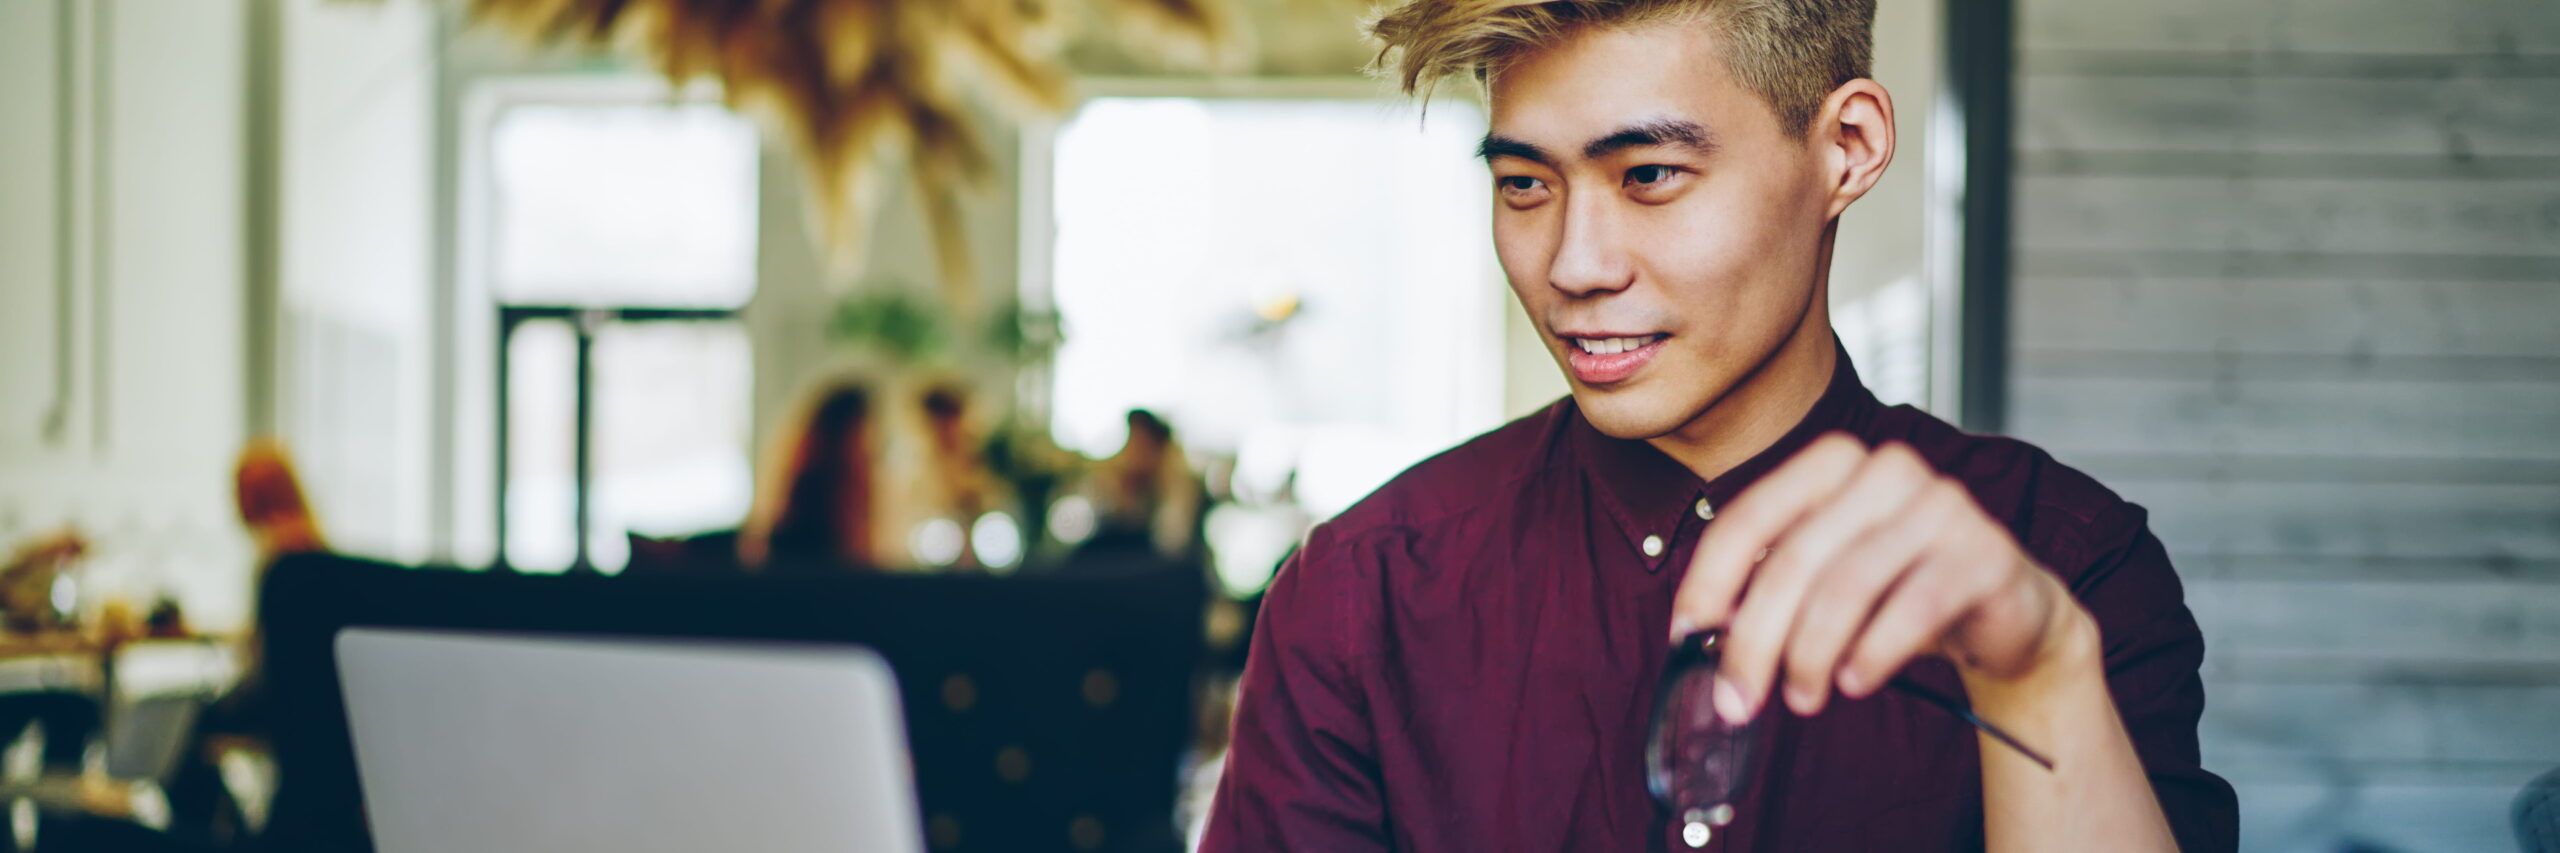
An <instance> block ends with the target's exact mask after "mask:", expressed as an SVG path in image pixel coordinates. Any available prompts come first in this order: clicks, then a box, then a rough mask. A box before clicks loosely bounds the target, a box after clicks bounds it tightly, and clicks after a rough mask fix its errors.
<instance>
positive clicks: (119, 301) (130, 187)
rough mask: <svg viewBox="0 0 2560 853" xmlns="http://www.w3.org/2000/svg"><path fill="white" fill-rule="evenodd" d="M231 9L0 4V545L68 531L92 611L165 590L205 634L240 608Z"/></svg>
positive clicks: (239, 179)
mask: <svg viewBox="0 0 2560 853" xmlns="http://www.w3.org/2000/svg"><path fill="white" fill-rule="evenodd" d="M244 9H245V7H244V5H243V3H242V2H240V0H94V2H78V3H70V2H65V3H42V2H17V3H10V4H7V5H6V6H0V20H5V25H0V56H5V57H7V58H6V59H0V62H5V63H8V66H9V67H8V68H7V69H6V71H7V72H8V73H5V74H0V76H4V77H5V78H6V81H5V82H0V115H5V116H7V117H8V126H9V127H10V128H11V132H10V133H9V134H8V136H9V137H10V139H9V141H8V142H7V143H5V146H6V147H5V148H0V174H5V175H7V176H8V181H9V182H8V185H7V187H8V188H7V190H6V191H4V192H0V199H5V200H0V232H5V233H6V236H5V237H0V239H5V240H6V241H8V242H7V243H6V244H5V250H4V251H0V264H5V266H0V305H5V306H6V310H5V311H0V314H5V315H6V316H7V317H8V320H7V321H6V322H7V324H8V326H7V331H9V332H20V333H26V334H25V337H24V338H23V339H21V342H19V343H13V344H11V345H9V346H11V347H12V348H11V349H10V350H9V351H8V355H9V358H8V359H7V361H6V362H5V363H0V376H4V377H5V379H0V389H5V391H6V393H7V395H8V396H7V397H6V398H5V399H6V402H5V404H0V422H5V424H6V425H5V426H0V535H5V536H6V537H7V538H9V539H12V540H15V539H17V538H20V537H23V536H26V535H28V534H30V533H33V532H38V531H42V530H47V529H52V528H55V527H59V526H61V525H64V524H71V525H76V526H78V527H79V528H81V529H82V530H84V531H86V532H87V533H88V535H89V536H90V537H91V538H92V539H93V540H94V541H95V543H96V546H97V551H96V552H95V554H94V556H93V559H92V560H91V561H90V563H89V567H88V569H87V570H86V572H87V575H86V576H87V577H88V578H89V580H90V583H89V593H90V594H91V595H93V596H104V595H115V596H124V597H132V598H136V599H139V601H138V603H139V604H142V605H144V606H147V605H148V604H149V599H150V598H152V597H156V596H158V595H160V594H164V593H176V594H179V595H182V596H183V597H184V598H185V600H186V602H187V604H188V606H189V608H190V610H191V615H192V616H193V617H194V618H195V619H196V621H197V622H198V623H200V624H204V625H208V626H212V627H223V626H225V625H228V624H231V623H236V622H237V621H238V619H239V617H240V614H241V613H242V612H243V610H244V608H245V606H246V604H247V598H248V590H247V584H246V578H247V569H248V565H247V562H248V553H247V549H246V547H245V543H244V541H243V539H242V537H241V535H240V534H239V532H238V528H237V522H236V521H235V520H234V519H233V514H232V508H231V503H230V496H229V471H230V462H231V458H232V454H233V453H234V452H235V451H236V450H237V449H238V447H239V446H240V444H241V441H242V439H243V438H244V432H245V424H246V422H247V413H246V411H245V408H244V407H245V403H244V400H245V399H246V396H247V382H246V374H245V363H246V359H247V352H248V350H247V343H246V341H245V339H244V331H243V321H244V317H245V316H246V315H245V312H246V310H247V307H246V302H247V298H248V297H247V294H248V290H247V288H246V286H245V283H244V277H245V272H244V265H245V263H246V258H245V256H244V254H243V252H244V248H245V240H244V239H243V236H242V234H243V231H242V213H243V210H244V205H245V204H246V199H247V197H246V194H245V187H244V177H243V176H244V169H245V166H244V164H245V162H246V160H245V159H244V157H245V148H244V146H245V133H244V125H243V121H244V116H245V115H246V104H245V100H244V92H245V91H246V86H245V84H244V80H245V74H246V69H247V63H246V54H245V47H246V44H247V39H246V30H245V27H246V24H247V17H246V15H245V12H244ZM65 16H68V17H65ZM66 120H67V121H66ZM64 296H67V297H68V302H67V303H66V302H64V301H62V297H64ZM8 337H11V338H13V339H17V338H18V337H19V336H18V335H15V334H11V335H8ZM59 371H68V374H67V375H68V377H69V378H70V380H71V381H70V382H69V383H68V384H67V385H62V386H60V387H59V388H57V382H56V376H57V373H58V372H59ZM58 391H60V392H67V394H63V393H57V392H58ZM54 403H60V404H63V405H64V406H65V408H63V409H62V411H63V412H64V413H65V415H66V417H65V418H63V419H62V420H61V421H60V422H59V427H60V428H59V429H48V428H47V427H48V426H51V425H49V424H47V423H46V420H47V418H46V417H45V416H46V414H47V413H48V412H49V411H50V410H51V409H52V408H53V406H52V405H51V404H54ZM93 600H94V599H93Z"/></svg>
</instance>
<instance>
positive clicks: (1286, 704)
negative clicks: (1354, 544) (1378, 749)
mask: <svg viewBox="0 0 2560 853" xmlns="http://www.w3.org/2000/svg"><path fill="white" fill-rule="evenodd" d="M1326 538H1327V537H1326V532H1325V530H1324V529H1323V528H1321V527H1319V528H1318V529H1317V531H1316V532H1315V533H1314V534H1313V535H1311V536H1310V537H1309V539H1308V542H1307V545H1306V546H1305V547H1304V548H1301V549H1300V550H1299V551H1298V553H1297V554H1296V555H1294V556H1292V557H1290V558H1289V560H1288V561H1287V562H1286V563H1284V564H1283V565H1282V566H1281V568H1280V571H1279V573H1278V575H1277V576H1275V577H1274V578H1273V579H1272V582H1271V588H1270V590H1269V592H1268V593H1266V594H1265V595H1264V597H1263V601H1262V612H1261V615H1260V617H1259V618H1258V619H1257V620H1256V623H1255V627H1254V633H1253V640H1252V646H1251V651H1250V653H1249V654H1247V656H1246V662H1245V670H1244V679H1243V681H1242V683H1241V684H1240V685H1239V686H1238V688H1237V693H1236V703H1235V720H1234V735H1233V737H1232V738H1231V739H1230V743H1229V746H1228V748H1227V761H1226V770H1225V773H1224V775H1223V776H1221V777H1220V779H1219V781H1218V792H1217V796H1216V798H1215V799H1214V800H1213V801H1212V803H1211V805H1210V807H1209V822H1208V824H1209V825H1208V829H1207V831H1206V833H1205V834H1204V836H1203V838H1202V840H1201V844H1200V849H1201V850H1202V851H1209V853H1227V851H1247V850H1327V851H1345V853H1356V851H1364V850H1386V849H1388V847H1389V842H1388V836H1387V820H1386V804H1385V798H1384V794H1383V792H1382V791H1381V785H1380V783H1379V780H1378V773H1377V766H1376V762H1375V760H1374V758H1373V755H1374V751H1373V750H1374V738H1373V736H1372V734H1371V732H1372V731H1373V730H1372V728H1371V726H1370V724H1369V717H1368V711H1367V706H1366V702H1365V700H1364V698H1363V686H1362V682H1361V679H1360V678H1359V676H1358V672H1359V671H1360V664H1359V662H1358V661H1359V658H1360V657H1361V656H1360V655H1359V654H1358V653H1357V652H1358V649H1359V648H1360V647H1359V646H1358V645H1357V643H1355V638H1356V637H1357V636H1359V635H1358V634H1356V633H1355V632H1356V631H1358V630H1360V626H1364V625H1367V624H1370V620H1369V619H1368V618H1366V617H1364V616H1363V615H1362V611H1363V609H1364V608H1362V607H1360V606H1359V604H1360V602H1362V601H1365V600H1367V599H1366V597H1364V596H1362V595H1361V594H1360V593H1361V591H1362V590H1361V587H1362V584H1361V583H1360V582H1359V580H1358V578H1359V575H1360V574H1361V572H1360V570H1359V567H1358V566H1357V565H1355V564H1354V562H1353V561H1352V560H1350V559H1349V558H1348V555H1347V554H1346V553H1345V552H1344V551H1343V550H1341V549H1337V548H1334V547H1331V546H1330V545H1329V543H1327V542H1326V541H1325V540H1326ZM1373 594H1374V593H1373Z"/></svg>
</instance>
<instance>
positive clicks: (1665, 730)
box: [1644, 630, 2053, 848]
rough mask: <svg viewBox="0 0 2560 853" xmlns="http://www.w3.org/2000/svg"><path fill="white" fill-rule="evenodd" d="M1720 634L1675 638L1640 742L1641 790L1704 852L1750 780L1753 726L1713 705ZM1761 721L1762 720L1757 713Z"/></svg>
mask: <svg viewBox="0 0 2560 853" xmlns="http://www.w3.org/2000/svg"><path fill="white" fill-rule="evenodd" d="M1723 639H1724V632H1722V631H1718V630H1707V631H1700V632H1698V633H1694V634H1690V635H1688V636H1686V637H1682V638H1680V643H1679V645H1677V646H1674V647H1672V649H1671V658H1670V660H1669V661H1668V662H1666V663H1665V664H1664V665H1663V669H1662V683H1661V684H1660V685H1659V686H1658V687H1657V688H1656V689H1655V691H1654V700H1653V722H1652V724H1651V725H1650V726H1649V727H1648V731H1647V732H1646V736H1645V748H1644V770H1645V788H1646V789H1647V790H1648V791H1650V792H1651V793H1652V794H1653V802H1654V804H1655V805H1656V806H1659V807H1661V809H1662V811H1663V814H1664V815H1665V816H1667V817H1670V818H1672V819H1675V820H1678V821H1679V822H1680V840H1681V841H1682V842H1684V843H1686V844H1688V845H1689V846H1690V847H1692V848H1697V847H1705V846H1707V841H1708V840H1709V839H1711V838H1713V837H1714V836H1715V830H1717V829H1721V828H1723V827H1725V826H1726V825H1728V824H1731V823H1733V806H1734V800H1735V799H1738V798H1739V797H1740V796H1741V794H1742V788H1743V784H1744V783H1745V781H1747V780H1749V779H1750V778H1751V775H1750V774H1751V758H1752V755H1751V745H1752V740H1753V739H1752V735H1753V734H1754V733H1755V732H1756V731H1758V725H1759V724H1758V720H1759V719H1760V718H1754V719H1753V721H1751V722H1746V723H1743V724H1741V725H1734V724H1732V723H1729V722H1726V721H1725V719H1724V715H1722V714H1718V713H1716V709H1715V702H1714V701H1713V696H1714V691H1715V680H1716V665H1717V664H1718V663H1720V662H1721V661H1722V660H1723V658H1724V653H1723V651H1722V649H1721V644H1722V641H1723ZM1887 686H1889V687H1891V688H1892V689H1894V690H1896V691H1900V692H1901V693H1903V694H1905V695H1908V696H1911V697H1913V698H1916V699H1919V700H1921V701H1923V702H1927V703H1929V704H1931V705H1936V706H1938V707H1940V708H1944V709H1946V710H1947V711H1948V712H1949V713H1952V714H1955V715H1956V716H1957V717H1958V718H1960V719H1963V720H1964V721H1965V722H1967V723H1971V724H1972V725H1973V727H1974V728H1976V729H1980V730H1982V733H1983V734H1986V735H1990V736H1991V739H1992V740H1995V741H1999V742H2000V743H2001V744H2002V745H2005V746H2007V747H2009V748H2010V749H2014V750H2017V751H2018V754H2019V755H2023V756H2026V758H2027V760H2029V761H2033V762H2035V763H2036V764H2037V765H2038V766H2041V767H2043V768H2044V769H2046V770H2048V771H2050V770H2052V769H2053V761H2052V760H2051V759H2048V758H2046V757H2044V754H2043V753H2040V752H2037V751H2036V750H2034V749H2032V748H2029V747H2028V746H2027V745H2026V744H2024V743H2021V742H2019V741H2018V739H2017V738H2016V737H2013V736H2011V735H2010V734H2009V733H2008V732H2005V731H2001V730H2000V727H1998V726H1995V725H1992V724H1991V723H1990V722H1989V721H1986V720H1984V719H1982V718H1981V717H1980V716H1977V715H1975V714H1974V713H1973V710H1972V709H1971V708H1967V707H1965V705H1964V703H1962V702H1958V701H1956V700H1955V699H1953V698H1951V697H1949V696H1947V695H1946V694H1943V693H1939V692H1937V691H1935V690H1931V689H1929V688H1927V687H1922V686H1920V685H1919V684H1916V683H1913V682H1911V681H1908V680H1905V679H1900V678H1896V679H1894V680H1892V681H1891V682H1888V683H1887ZM1763 716H1764V717H1765V716H1766V715H1763Z"/></svg>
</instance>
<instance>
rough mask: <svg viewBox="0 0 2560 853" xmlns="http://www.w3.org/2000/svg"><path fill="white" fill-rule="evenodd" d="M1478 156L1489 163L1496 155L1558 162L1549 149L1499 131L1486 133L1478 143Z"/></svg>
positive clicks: (1533, 160)
mask: <svg viewBox="0 0 2560 853" xmlns="http://www.w3.org/2000/svg"><path fill="white" fill-rule="evenodd" d="M1476 156H1478V157H1482V158H1484V159H1485V162H1488V163H1490V162H1493V159H1494V158H1496V157H1518V158H1520V159H1522V160H1527V161H1529V162H1532V163H1537V164H1539V165H1543V166H1553V165H1555V164H1556V158H1555V157H1554V155H1551V154H1548V153H1547V149H1544V148H1540V147H1538V146H1536V145H1532V144H1529V143H1527V142H1523V141H1521V140H1517V139H1513V138H1511V137H1508V136H1504V135H1502V134H1499V133H1488V134H1485V135H1484V141H1483V142H1480V143H1477V144H1476Z"/></svg>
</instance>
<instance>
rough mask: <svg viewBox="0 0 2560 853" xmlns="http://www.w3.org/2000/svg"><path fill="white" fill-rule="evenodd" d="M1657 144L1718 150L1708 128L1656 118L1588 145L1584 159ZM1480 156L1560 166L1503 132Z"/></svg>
mask: <svg viewBox="0 0 2560 853" xmlns="http://www.w3.org/2000/svg"><path fill="white" fill-rule="evenodd" d="M1655 145H1677V146H1680V147H1682V148H1687V149H1689V150H1691V151H1693V152H1696V153H1698V154H1701V155H1704V154H1713V153H1715V151H1716V137H1715V134H1714V133H1711V132H1709V131H1708V130H1707V128H1706V126H1705V125H1702V124H1699V123H1697V122H1694V121H1686V120H1682V119H1670V118H1663V119H1654V120H1651V121H1644V122H1637V123H1635V124H1631V125H1627V126H1625V127H1621V128H1618V129H1617V130H1614V131H1611V132H1610V133H1609V135H1607V136H1603V137H1600V138H1598V139H1594V140H1591V141H1590V142H1587V143H1584V144H1583V146H1582V158H1583V159H1585V160H1598V159H1600V158H1602V157H1607V156H1609V155H1611V154H1615V153H1618V152H1620V151H1624V150H1626V149H1629V148H1645V147H1650V146H1655ZM1476 156H1478V157H1482V158H1484V159H1485V160H1486V161H1487V162H1491V161H1492V160H1493V159H1494V158H1496V157H1518V158H1520V159H1522V160H1527V161H1529V162H1532V163H1538V164H1540V165H1545V166H1554V165H1556V158H1555V155H1553V154H1550V153H1548V152H1547V150H1546V149H1544V148H1540V147H1538V146H1537V145H1535V144H1532V143H1530V142H1527V141H1524V140H1520V139H1514V138H1512V137H1508V136H1504V135H1502V134H1499V133H1488V134H1485V135H1484V141H1483V142H1480V143H1477V145H1476Z"/></svg>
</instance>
